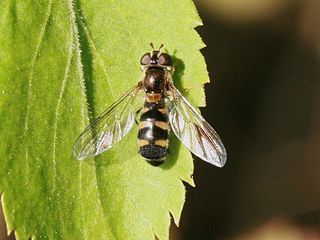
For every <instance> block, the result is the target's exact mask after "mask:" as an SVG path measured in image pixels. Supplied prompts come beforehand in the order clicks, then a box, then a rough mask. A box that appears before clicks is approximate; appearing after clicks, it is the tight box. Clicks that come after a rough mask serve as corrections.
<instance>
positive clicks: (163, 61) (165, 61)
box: [159, 53, 172, 66]
mask: <svg viewBox="0 0 320 240" xmlns="http://www.w3.org/2000/svg"><path fill="white" fill-rule="evenodd" d="M159 64H160V65H164V66H171V65H172V60H171V57H170V55H169V54H166V53H161V54H160V56H159Z"/></svg>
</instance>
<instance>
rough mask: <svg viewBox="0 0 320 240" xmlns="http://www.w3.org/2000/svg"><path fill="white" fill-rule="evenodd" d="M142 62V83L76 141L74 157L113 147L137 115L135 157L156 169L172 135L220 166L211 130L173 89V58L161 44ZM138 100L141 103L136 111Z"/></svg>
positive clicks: (221, 152) (221, 156) (222, 153)
mask: <svg viewBox="0 0 320 240" xmlns="http://www.w3.org/2000/svg"><path fill="white" fill-rule="evenodd" d="M150 46H151V47H152V49H153V50H152V51H151V52H148V53H146V54H144V55H143V56H142V57H141V60H140V65H141V69H142V71H143V76H144V78H143V79H142V80H141V81H139V82H138V84H137V85H136V86H134V87H133V88H131V89H130V90H129V91H128V92H127V93H125V94H124V95H123V96H121V97H120V98H119V99H118V100H117V101H116V102H114V103H113V104H112V105H111V106H110V107H109V108H107V109H106V110H105V111H104V112H103V113H102V114H101V115H100V116H99V117H98V118H97V119H96V120H95V121H94V122H93V123H92V124H90V125H89V126H88V127H87V128H86V129H85V130H84V131H83V132H82V133H81V135H80V136H79V138H78V139H77V141H76V142H75V144H74V149H73V153H74V156H75V157H76V158H77V159H79V160H83V159H85V158H87V157H90V156H96V155H98V154H100V153H102V152H104V151H107V150H108V149H110V148H112V147H113V146H114V145H116V144H117V143H118V142H119V141H120V140H121V139H122V138H123V137H124V136H126V135H127V134H128V132H129V131H130V130H131V129H132V127H133V125H134V123H135V121H136V116H137V114H140V122H139V131H138V144H139V149H140V150H139V153H140V155H141V156H142V157H144V158H145V160H146V161H147V162H149V163H150V164H152V165H154V166H158V165H160V164H161V163H163V161H164V159H165V157H166V155H167V152H168V147H169V141H168V135H169V131H170V130H172V131H173V132H174V133H175V135H176V136H177V137H178V138H179V139H180V141H181V142H182V143H183V144H184V145H185V146H186V147H187V148H188V149H189V150H190V151H191V152H192V153H193V154H194V155H196V156H197V157H199V158H201V159H202V160H204V161H206V162H209V163H211V164H213V165H215V166H218V167H222V166H223V165H224V164H225V162H226V158H227V154H226V150H225V148H224V146H223V144H222V142H221V140H220V138H219V136H218V134H217V133H216V132H215V130H214V129H213V128H212V127H211V126H210V124H209V123H208V122H207V121H206V120H205V119H204V118H203V117H202V116H201V115H200V113H199V112H198V111H197V110H196V109H195V108H194V107H193V106H192V105H191V104H190V103H189V102H188V101H187V100H186V98H185V97H184V96H183V95H182V94H181V93H180V91H179V90H178V89H177V88H176V87H175V86H174V84H173V81H172V74H173V72H174V68H173V63H172V59H171V57H170V55H169V54H167V53H163V52H161V48H162V47H163V44H162V45H161V46H160V47H159V49H157V50H155V49H154V46H153V44H152V43H151V44H150ZM138 99H142V100H144V104H143V102H141V103H140V106H139V108H140V109H138V111H137V109H136V108H135V105H136V102H137V100H138Z"/></svg>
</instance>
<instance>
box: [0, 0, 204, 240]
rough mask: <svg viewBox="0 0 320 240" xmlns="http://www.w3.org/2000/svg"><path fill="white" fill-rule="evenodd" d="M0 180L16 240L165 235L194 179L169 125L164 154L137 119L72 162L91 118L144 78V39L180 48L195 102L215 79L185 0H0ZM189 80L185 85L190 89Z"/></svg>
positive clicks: (178, 76)
mask: <svg viewBox="0 0 320 240" xmlns="http://www.w3.org/2000/svg"><path fill="white" fill-rule="evenodd" d="M0 9H1V13H0V22H1V25H0V120H1V121H0V134H1V139H0V158H1V160H0V191H1V193H2V206H3V210H4V214H5V218H6V222H7V225H8V230H9V231H13V230H14V231H15V234H16V236H17V239H28V238H29V237H32V238H33V239H69V240H72V239H77V240H81V239H108V240H113V239H115V240H118V239H119V240H120V239H121V240H123V239H130V240H135V239H137V240H138V239H139V240H141V239H142V240H144V239H148V240H149V239H154V234H155V235H156V236H157V237H158V238H159V239H160V240H163V239H168V238H169V236H168V235H169V226H170V218H171V217H170V213H171V215H172V216H173V218H174V221H175V223H176V224H178V222H179V219H180V215H181V211H182V207H183V204H184V201H185V188H184V185H183V182H182V181H185V182H187V183H189V184H191V185H193V180H192V178H191V175H192V173H193V162H192V157H191V155H190V153H189V152H188V151H187V150H186V149H185V148H184V147H183V146H182V145H180V143H179V142H178V141H177V139H176V138H175V137H173V136H171V138H170V141H171V142H170V154H169V157H168V158H167V160H166V162H165V164H164V165H162V166H161V167H153V166H151V165H149V164H148V163H146V162H145V161H144V160H143V159H142V158H141V157H140V156H139V154H138V151H137V150H138V147H137V139H136V135H137V127H134V129H133V130H132V131H131V132H130V134H129V135H128V136H126V137H125V138H124V140H123V141H121V143H120V144H118V145H117V146H116V147H114V148H113V149H112V150H110V151H108V152H106V153H104V154H102V155H100V156H99V157H97V158H95V159H89V160H86V161H82V162H80V161H76V160H75V159H74V158H73V156H72V147H73V143H74V141H75V140H76V138H77V136H78V135H79V134H80V133H81V131H82V130H83V129H84V127H85V126H86V125H88V124H89V122H90V120H92V119H94V118H95V117H97V115H98V114H99V113H101V112H102V111H103V110H104V109H105V108H106V107H107V106H108V105H110V104H111V103H112V102H113V101H115V100H116V99H117V98H118V97H119V96H121V95H122V94H123V93H124V92H126V91H127V90H128V89H130V88H131V87H132V86H134V85H135V84H136V83H137V82H138V81H139V79H140V78H141V72H140V69H139V59H140V57H141V55H142V54H144V53H145V52H148V51H150V48H149V43H150V42H153V43H154V44H155V46H158V45H160V44H161V43H164V44H165V51H166V52H168V53H169V54H171V55H173V56H174V59H175V66H176V73H175V75H174V81H175V84H176V85H177V87H178V88H180V89H181V90H182V91H183V92H184V93H185V94H186V96H187V97H188V98H189V99H190V100H191V102H193V103H194V104H195V105H196V106H203V105H204V93H203V89H202V85H203V84H204V83H206V82H207V81H208V74H207V71H206V66H205V62H204V58H203V56H202V55H201V53H200V51H199V49H201V48H202V47H204V44H203V43H202V41H201V39H200V37H199V36H198V34H197V33H196V31H195V30H194V27H196V26H198V25H201V20H200V18H199V16H198V14H197V11H196V9H195V6H194V4H193V2H192V1H190V0H187V1H186V0H170V1H169V0H164V1H150V0H140V1H125V0H118V1H109V0H106V1H101V0H91V1H80V0H78V1H72V0H66V1H31V0H29V1H11V0H10V1H9V0H3V1H1V2H0ZM184 90H185V91H184Z"/></svg>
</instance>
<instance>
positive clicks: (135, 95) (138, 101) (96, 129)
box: [73, 86, 143, 160]
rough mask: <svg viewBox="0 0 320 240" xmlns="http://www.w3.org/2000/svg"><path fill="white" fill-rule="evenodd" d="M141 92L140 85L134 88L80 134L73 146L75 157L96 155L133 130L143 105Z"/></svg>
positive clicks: (79, 158) (80, 158)
mask: <svg viewBox="0 0 320 240" xmlns="http://www.w3.org/2000/svg"><path fill="white" fill-rule="evenodd" d="M140 92H141V91H140V87H139V86H136V87H134V88H132V89H131V90H130V91H128V92H127V93H126V94H124V95H123V96H122V97H120V98H119V99H118V100H117V101H116V102H115V103H113V104H112V105H111V106H110V107H109V108H107V109H106V110H105V111H104V112H103V113H102V114H101V115H100V116H99V117H98V118H97V119H96V120H95V121H94V122H93V123H91V124H90V125H89V126H88V127H87V128H86V129H85V130H84V131H83V132H82V133H81V134H80V136H79V138H78V139H77V141H76V142H75V144H74V147H73V154H74V156H75V158H77V159H78V160H83V159H85V158H87V157H92V156H96V155H98V154H100V153H102V152H104V151H106V150H108V149H110V148H111V147H113V146H114V145H115V144H117V143H118V142H119V141H120V140H121V139H122V138H123V137H124V136H125V135H126V134H127V133H128V132H129V131H130V130H131V128H132V126H133V124H134V122H135V116H136V112H137V111H138V109H139V107H142V106H143V105H142V104H143V102H142V100H143V95H141V94H139V93H140ZM138 106H139V107H138Z"/></svg>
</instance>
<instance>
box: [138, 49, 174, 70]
mask: <svg viewBox="0 0 320 240" xmlns="http://www.w3.org/2000/svg"><path fill="white" fill-rule="evenodd" d="M150 46H151V47H152V51H151V52H149V53H146V54H144V55H143V56H142V57H141V60H140V65H141V69H142V70H145V69H147V68H149V67H160V68H163V69H165V70H167V71H168V72H171V71H172V69H173V67H172V59H171V56H170V55H169V54H167V53H163V52H161V48H162V47H163V44H161V46H160V47H159V49H157V50H155V49H154V46H153V44H152V43H150Z"/></svg>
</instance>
